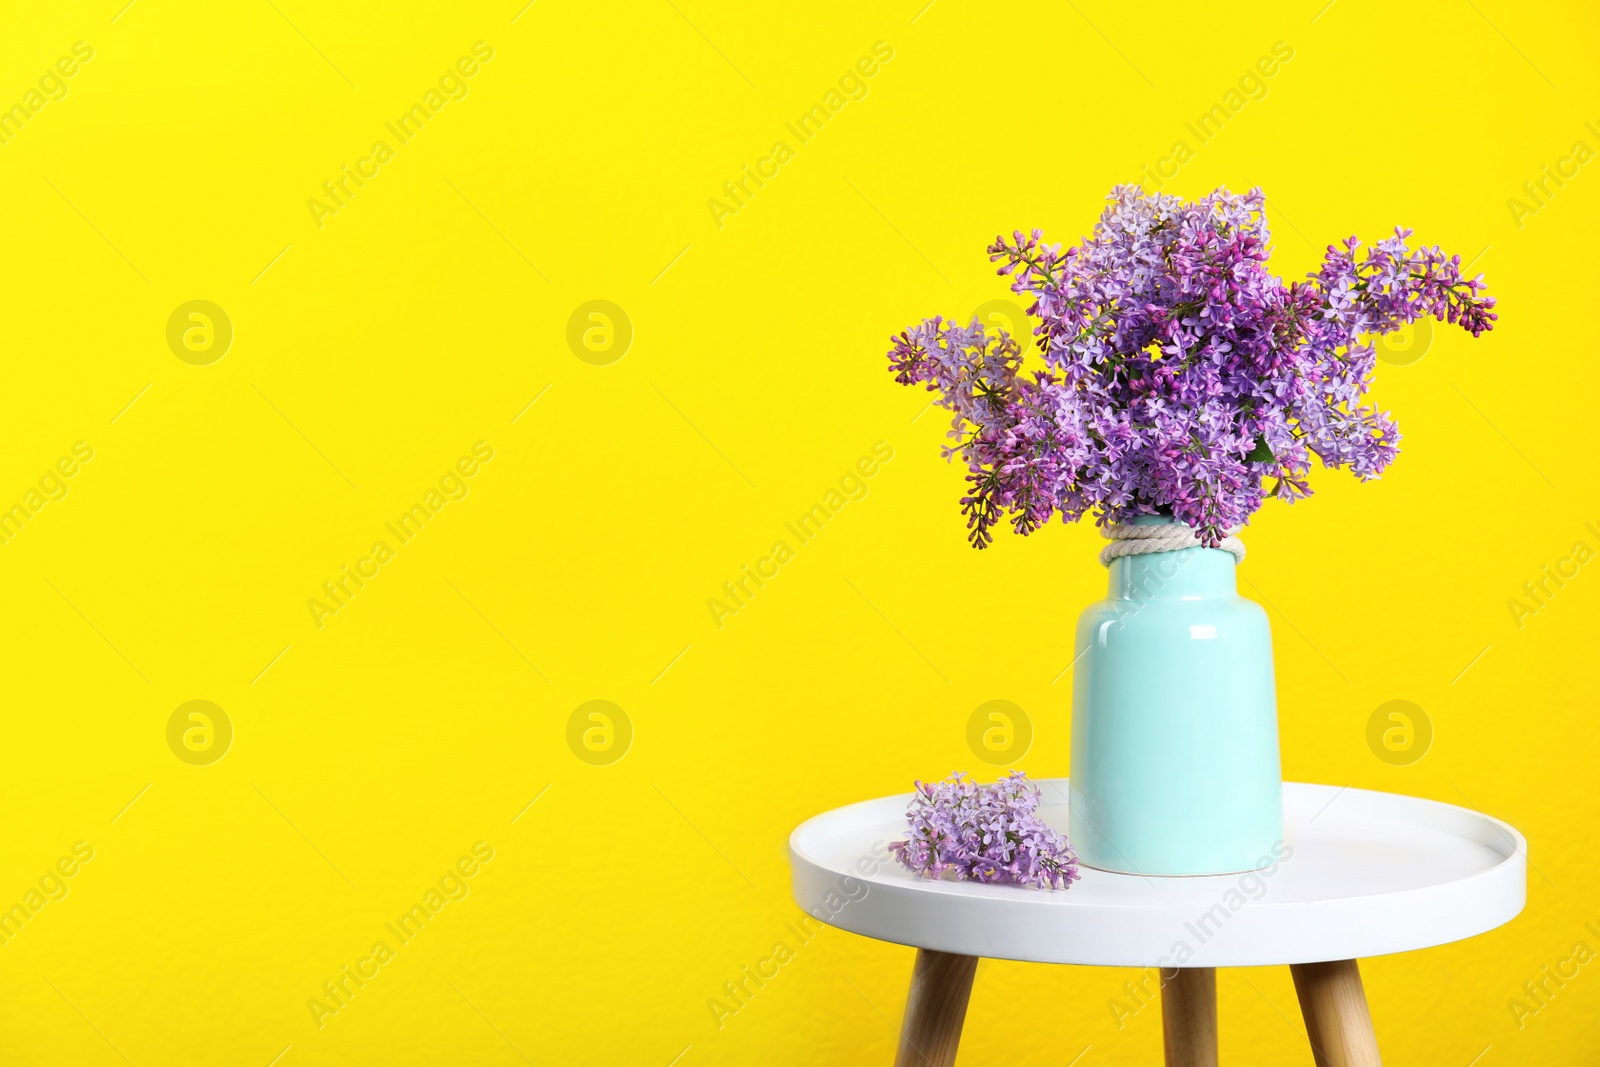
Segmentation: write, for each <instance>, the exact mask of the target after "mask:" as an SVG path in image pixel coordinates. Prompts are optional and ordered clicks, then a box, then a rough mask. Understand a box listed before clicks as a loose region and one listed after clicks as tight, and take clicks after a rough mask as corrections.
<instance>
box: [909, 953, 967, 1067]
mask: <svg viewBox="0 0 1600 1067" xmlns="http://www.w3.org/2000/svg"><path fill="white" fill-rule="evenodd" d="M977 969H978V957H976V956H958V955H956V954H955V953H952V952H934V951H933V950H932V949H926V948H919V949H917V962H916V966H915V967H914V968H913V969H912V971H911V995H910V996H909V997H908V998H907V999H906V1021H905V1025H904V1026H902V1027H901V1029H900V1051H899V1053H898V1054H897V1055H896V1056H895V1058H894V1063H895V1067H951V1065H952V1064H954V1063H955V1062H956V1046H957V1045H958V1044H960V1043H961V1024H962V1023H964V1022H965V1021H966V1019H967V998H968V997H969V996H970V995H971V994H972V976H973V975H974V974H975V973H977Z"/></svg>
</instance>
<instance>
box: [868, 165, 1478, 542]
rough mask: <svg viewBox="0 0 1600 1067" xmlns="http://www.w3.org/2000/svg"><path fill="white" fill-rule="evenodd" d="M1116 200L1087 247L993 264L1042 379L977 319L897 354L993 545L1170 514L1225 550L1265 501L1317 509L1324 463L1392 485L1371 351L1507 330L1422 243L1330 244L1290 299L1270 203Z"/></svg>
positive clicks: (997, 251) (973, 534)
mask: <svg viewBox="0 0 1600 1067" xmlns="http://www.w3.org/2000/svg"><path fill="white" fill-rule="evenodd" d="M1109 199H1110V206H1109V207H1107V208H1106V210H1105V212H1104V214H1102V215H1101V217H1100V221H1099V223H1098V224H1097V225H1096V227H1095V231H1094V235H1093V236H1092V237H1089V238H1087V239H1086V240H1085V241H1084V242H1083V243H1082V244H1081V245H1080V246H1078V247H1074V248H1069V249H1067V250H1066V251H1064V252H1063V251H1062V250H1061V246H1060V245H1047V244H1044V243H1043V240H1042V237H1043V235H1042V233H1041V232H1040V231H1039V230H1034V231H1033V232H1032V233H1031V234H1028V235H1026V236H1024V235H1023V234H1022V233H1021V232H1017V233H1015V234H1013V235H1012V239H1011V240H1010V241H1007V240H1006V239H1005V238H1003V237H1002V238H997V239H996V240H995V243H994V244H993V245H992V246H991V247H990V248H989V250H988V251H989V258H990V259H991V260H992V261H994V262H997V263H999V264H1000V268H999V273H1000V274H1002V275H1007V276H1011V278H1012V283H1011V288H1012V291H1014V292H1016V293H1019V294H1022V295H1024V296H1026V297H1028V298H1029V299H1030V301H1031V304H1030V306H1029V308H1028V313H1029V315H1031V316H1032V317H1033V318H1034V319H1035V320H1036V322H1037V325H1035V327H1034V330H1033V335H1034V340H1033V344H1034V347H1036V349H1037V351H1038V354H1039V356H1040V359H1041V362H1042V367H1039V368H1036V369H1033V370H1032V371H1025V370H1024V368H1023V355H1024V354H1023V349H1022V345H1021V344H1020V343H1019V342H1018V341H1017V340H1016V339H1014V338H1011V337H1009V336H1007V334H1006V333H1005V332H1004V331H996V332H995V333H992V334H991V333H990V332H988V331H986V330H985V329H984V327H983V326H982V325H981V324H980V323H979V322H978V321H977V320H976V319H974V320H973V322H972V324H971V325H970V326H967V327H965V328H963V327H962V326H960V325H959V324H957V323H955V322H946V321H945V320H943V319H942V318H932V319H928V320H926V321H924V322H923V323H922V324H921V325H919V326H916V327H914V328H912V329H910V330H908V331H906V332H904V333H902V334H900V336H898V337H896V338H894V347H893V348H892V349H891V350H890V352H889V361H890V369H891V370H892V371H893V372H894V374H895V380H896V381H898V382H899V383H901V384H902V385H912V384H915V383H918V382H921V383H925V385H926V387H927V388H928V389H929V390H930V391H932V392H934V393H936V394H938V395H937V396H936V398H935V399H936V401H937V402H938V403H939V404H940V405H941V406H942V407H944V408H946V409H948V410H949V411H951V412H952V413H953V415H954V419H953V423H952V428H951V431H950V437H951V439H952V440H953V441H954V442H955V443H954V444H952V445H948V446H946V448H945V455H946V456H947V457H949V456H954V455H960V456H961V458H962V459H963V460H964V461H965V462H966V464H967V491H966V494H965V495H964V496H963V497H962V499H961V506H962V511H963V512H964V513H965V514H966V516H967V528H968V531H969V532H968V540H970V541H971V542H972V544H973V545H974V546H975V547H977V548H983V547H985V546H986V545H987V544H988V543H989V542H990V541H991V540H992V539H993V534H992V533H991V529H992V528H993V527H994V526H995V525H997V524H998V523H999V522H1000V521H1001V519H1002V518H1003V517H1005V516H1006V514H1007V513H1009V515H1010V519H1011V523H1012V527H1013V529H1015V530H1016V532H1017V533H1021V534H1028V533H1032V532H1033V531H1034V530H1036V529H1038V528H1039V527H1040V526H1041V525H1043V524H1044V523H1045V522H1047V521H1049V519H1050V516H1051V515H1052V514H1055V513H1060V515H1061V517H1062V519H1063V520H1064V521H1077V520H1078V519H1080V518H1082V517H1083V516H1084V515H1086V514H1090V513H1093V514H1094V515H1095V518H1096V521H1097V522H1098V523H1099V524H1101V525H1107V524H1110V523H1115V522H1121V521H1125V520H1127V519H1130V518H1132V517H1133V516H1136V515H1149V514H1162V515H1171V516H1173V517H1175V518H1177V519H1179V520H1181V521H1183V522H1186V523H1188V524H1189V525H1191V526H1193V527H1194V528H1195V530H1196V536H1198V537H1199V538H1200V539H1201V540H1202V541H1203V542H1204V543H1206V544H1208V545H1216V544H1219V543H1220V542H1221V540H1222V538H1223V537H1225V536H1226V531H1227V530H1228V528H1229V527H1231V526H1235V525H1243V524H1246V523H1247V522H1248V521H1249V518H1250V516H1251V515H1252V514H1254V513H1255V511H1256V510H1257V509H1258V508H1260V506H1261V502H1262V500H1263V498H1264V497H1266V496H1274V497H1278V498H1280V499H1283V500H1287V501H1294V500H1296V499H1298V498H1300V497H1304V496H1309V495H1310V494H1311V489H1310V487H1309V486H1308V485H1307V484H1306V476H1307V475H1308V474H1309V472H1310V469H1311V458H1312V456H1315V457H1316V458H1317V459H1318V460H1319V461H1320V462H1321V463H1322V465H1323V466H1325V467H1348V468H1349V469H1350V470H1351V471H1352V472H1353V473H1354V474H1355V475H1356V477H1357V478H1360V479H1361V480H1363V481H1366V480H1369V479H1372V478H1376V477H1378V476H1379V474H1380V473H1381V472H1382V471H1383V469H1384V468H1385V467H1387V466H1388V465H1389V464H1390V463H1391V462H1392V461H1393V460H1394V457H1395V454H1396V453H1397V452H1398V450H1399V443H1400V432H1399V429H1398V428H1397V427H1396V426H1395V423H1394V420H1393V419H1391V418H1390V417H1389V414H1388V412H1383V413H1381V414H1380V413H1379V412H1378V411H1377V409H1376V408H1374V407H1372V406H1370V405H1365V404H1363V403H1362V398H1363V397H1364V396H1365V395H1366V392H1367V386H1368V383H1369V380H1370V378H1371V376H1372V370H1373V366H1374V350H1373V345H1372V341H1373V339H1374V338H1376V337H1380V336H1382V335H1384V334H1388V333H1392V332H1394V331H1396V330H1399V329H1401V328H1403V327H1404V326H1405V325H1406V324H1408V323H1410V322H1413V321H1415V320H1416V319H1418V318H1421V317H1422V316H1424V315H1431V316H1433V317H1434V318H1436V319H1439V320H1441V321H1445V322H1450V323H1456V324H1459V325H1460V326H1461V327H1462V328H1463V329H1465V330H1467V331H1468V332H1470V333H1471V334H1472V335H1473V336H1474V337H1476V336H1478V335H1479V334H1480V333H1483V332H1484V331H1486V330H1490V329H1493V327H1494V322H1495V320H1496V318H1497V316H1496V315H1495V313H1494V311H1493V310H1492V309H1493V308H1494V306H1495V301H1494V298H1493V297H1489V296H1485V295H1482V294H1483V291H1484V284H1483V276H1482V275H1481V274H1480V275H1478V276H1477V277H1476V278H1471V279H1467V278H1463V277H1462V276H1461V257H1459V256H1449V257H1447V256H1445V255H1444V253H1443V252H1441V251H1440V250H1439V248H1438V247H1437V246H1434V247H1423V248H1418V249H1415V250H1413V249H1411V248H1410V247H1409V246H1408V245H1407V243H1406V238H1408V237H1409V236H1410V235H1411V231H1410V230H1407V229H1398V228H1397V229H1396V230H1395V234H1394V236H1393V237H1391V238H1388V239H1386V240H1383V241H1380V242H1378V243H1377V244H1376V245H1374V246H1373V247H1371V248H1369V249H1368V250H1367V251H1366V254H1365V256H1364V257H1361V258H1359V259H1358V257H1357V250H1358V249H1359V248H1360V242H1359V241H1357V240H1356V238H1354V237H1351V238H1349V239H1348V240H1346V241H1344V242H1342V243H1341V244H1337V245H1330V246H1329V247H1328V250H1327V255H1326V257H1325V258H1324V260H1323V263H1322V267H1321V269H1320V270H1318V271H1317V272H1316V273H1314V274H1311V275H1309V276H1308V278H1307V280H1306V281H1303V282H1294V283H1291V284H1288V285H1285V284H1284V283H1283V282H1282V281H1281V280H1279V279H1278V278H1277V277H1276V276H1274V275H1273V274H1271V273H1270V272H1269V271H1268V269H1267V266H1266V261H1267V255H1268V230H1267V220H1266V215H1265V214H1264V210H1263V209H1264V202H1265V201H1264V198H1263V196H1262V194H1261V191H1260V190H1259V189H1253V190H1251V191H1250V192H1249V193H1248V194H1246V195H1244V196H1234V195H1233V194H1231V193H1229V192H1228V191H1227V190H1226V189H1218V190H1217V191H1216V192H1214V193H1212V194H1211V195H1210V196H1207V197H1204V198H1202V199H1200V200H1199V201H1197V202H1195V203H1186V202H1184V201H1182V200H1179V199H1178V198H1176V197H1172V196H1163V195H1159V194H1157V195H1149V194H1146V193H1145V192H1144V191H1143V190H1142V189H1140V188H1138V187H1137V186H1118V187H1117V188H1116V189H1114V190H1112V194H1111V197H1110V198H1109ZM1269 482H1270V486H1269V485H1268V483H1269Z"/></svg>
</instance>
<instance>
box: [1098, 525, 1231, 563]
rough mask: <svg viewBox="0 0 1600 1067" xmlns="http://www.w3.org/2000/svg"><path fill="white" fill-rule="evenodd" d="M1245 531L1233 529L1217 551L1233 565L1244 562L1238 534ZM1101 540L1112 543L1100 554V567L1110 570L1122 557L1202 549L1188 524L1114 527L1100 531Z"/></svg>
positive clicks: (1107, 527) (1105, 527)
mask: <svg viewBox="0 0 1600 1067" xmlns="http://www.w3.org/2000/svg"><path fill="white" fill-rule="evenodd" d="M1243 528H1244V527H1242V526H1235V527H1232V528H1231V529H1229V530H1228V536H1227V538H1226V540H1224V541H1223V542H1222V544H1220V545H1218V546H1217V547H1218V548H1219V549H1221V550H1222V551H1224V552H1231V553H1232V554H1233V561H1234V563H1235V564H1239V563H1243V562H1244V542H1243V541H1241V540H1239V538H1238V536H1237V535H1238V533H1239V531H1240V530H1242V529H1243ZM1100 536H1101V537H1104V538H1106V539H1107V540H1109V541H1110V542H1111V543H1110V544H1109V545H1107V546H1106V547H1104V548H1102V549H1101V550H1100V563H1101V564H1102V565H1103V566H1106V567H1109V566H1111V561H1112V560H1114V559H1120V558H1122V557H1123V556H1142V555H1144V554H1145V553H1147V552H1177V551H1180V550H1182V549H1185V548H1201V547H1203V546H1202V545H1201V543H1200V541H1199V539H1198V538H1197V537H1196V535H1195V531H1194V527H1192V526H1190V525H1188V524H1187V523H1181V522H1169V523H1161V524H1159V525H1154V526H1132V525H1115V526H1102V527H1100Z"/></svg>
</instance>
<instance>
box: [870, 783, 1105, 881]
mask: <svg viewBox="0 0 1600 1067" xmlns="http://www.w3.org/2000/svg"><path fill="white" fill-rule="evenodd" d="M906 819H907V821H908V822H909V823H910V824H911V825H910V830H909V832H908V833H907V835H906V839H905V840H904V841H893V842H890V844H889V851H890V852H891V853H893V854H894V857H895V858H896V859H897V860H899V861H900V863H901V864H902V865H904V866H905V867H906V868H907V869H909V870H911V871H913V872H915V873H917V874H920V875H924V876H927V877H933V878H936V877H938V876H939V875H941V874H943V873H944V872H945V871H950V872H952V873H953V874H954V875H955V877H956V878H957V879H959V880H962V881H966V880H971V881H974V882H998V883H1009V884H1012V885H1020V886H1031V887H1035V888H1039V889H1046V888H1048V889H1065V888H1066V887H1067V886H1069V885H1071V884H1072V883H1073V882H1074V881H1076V880H1077V878H1078V857H1077V856H1076V855H1074V854H1073V852H1072V846H1071V844H1069V843H1068V841H1067V839H1066V837H1064V836H1063V835H1061V834H1058V833H1056V832H1055V831H1054V830H1052V829H1051V828H1050V827H1049V826H1047V825H1045V822H1044V820H1043V819H1041V818H1039V787H1038V786H1036V785H1034V784H1033V783H1032V782H1030V781H1028V776H1027V775H1026V774H1024V773H1023V772H1022V771H1012V772H1011V773H1010V774H1008V775H1007V776H1006V777H1004V778H1002V779H1000V780H999V781H998V782H995V783H993V784H991V785H979V784H978V783H976V782H974V781H972V780H971V779H970V778H968V777H967V776H966V775H964V774H961V773H959V772H958V773H956V774H952V775H951V776H950V777H948V778H946V779H945V780H944V781H942V782H933V783H926V782H921V781H919V782H917V791H916V793H915V795H914V796H913V797H912V799H911V805H910V806H909V807H908V808H907V809H906Z"/></svg>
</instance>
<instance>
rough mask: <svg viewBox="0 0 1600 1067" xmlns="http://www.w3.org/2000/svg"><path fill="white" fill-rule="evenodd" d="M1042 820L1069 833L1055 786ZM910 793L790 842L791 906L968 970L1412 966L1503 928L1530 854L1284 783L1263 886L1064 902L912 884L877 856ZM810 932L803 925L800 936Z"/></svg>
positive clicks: (1138, 886)
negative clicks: (979, 960) (960, 959)
mask: <svg viewBox="0 0 1600 1067" xmlns="http://www.w3.org/2000/svg"><path fill="white" fill-rule="evenodd" d="M1036 784H1037V785H1038V786H1039V787H1040V789H1041V792H1042V801H1041V804H1040V814H1041V815H1042V816H1043V817H1044V819H1045V821H1046V822H1048V823H1049V824H1050V825H1051V826H1052V827H1054V828H1056V829H1057V830H1059V831H1061V832H1063V833H1064V832H1065V830H1066V825H1067V795H1068V794H1067V780H1066V779H1064V778H1059V779H1043V780H1040V781H1038V782H1037V783H1036ZM910 799H911V794H909V793H907V794H903V795H900V796H892V797H882V798H880V799H877V800H868V801H864V802H862V803H859V804H852V805H849V806H848V807H843V808H838V809H835V810H834V811H830V812H827V813H825V814H822V815H818V816H816V817H815V818H812V819H809V820H807V821H806V822H804V823H802V824H801V825H800V826H799V827H798V828H797V829H796V830H795V831H794V833H793V834H792V835H791V836H790V838H789V853H790V863H791V871H792V889H793V895H794V899H795V902H796V903H797V904H799V905H800V907H801V909H802V910H803V911H805V912H807V913H809V915H810V916H812V918H813V919H814V920H815V921H817V922H823V923H827V924H829V925H831V926H835V927H838V928H840V929H843V930H849V931H851V932H852V933H857V934H863V935H865V936H867V937H873V938H877V939H879V940H883V941H891V942H894V943H896V944H901V945H911V946H915V947H917V948H925V949H933V950H937V951H941V952H951V953H959V954H961V955H967V956H987V957H990V958H994V959H1012V960H1030V961H1034V962H1041V963H1075V964H1090V965H1101V966H1124V967H1150V966H1160V967H1240V966H1265V965H1273V964H1295V963H1320V962H1324V961H1329V960H1350V959H1359V958H1364V957H1368V956H1379V955H1385V954H1387V953H1391V952H1406V951H1410V950H1412V949H1418V948H1427V947H1429V946H1433V945H1441V944H1445V943H1447V942H1450V941H1458V940H1460V939H1462V938H1466V937H1472V936H1473V935H1475V934H1481V933H1483V932H1485V931H1487V930H1491V929H1493V928H1495V927H1496V926H1499V925H1501V924H1502V923H1505V922H1508V921H1510V920H1511V919H1512V918H1514V917H1515V916H1516V915H1517V914H1518V913H1519V912H1520V911H1521V910H1522V906H1523V902H1524V900H1525V897H1526V890H1527V859H1526V856H1527V842H1526V841H1525V840H1524V839H1523V836H1522V835H1521V834H1520V833H1518V832H1517V831H1516V830H1515V829H1513V828H1512V827H1511V826H1509V825H1507V824H1506V823H1504V822H1501V821H1500V820H1499V819H1495V818H1492V817H1490V816H1487V815H1484V814H1481V813H1479V812H1476V811H1473V810H1470V809H1467V808H1461V807H1457V806H1455V805H1451V804H1444V803H1440V802H1438V801H1433V800H1424V799H1421V798H1418V797H1410V796H1401V795H1398V794H1394V793H1380V792H1373V791H1370V790H1364V789H1353V788H1349V787H1340V786H1332V785H1312V784H1306V783H1291V782H1286V783H1284V787H1283V807H1284V812H1283V813H1284V841H1282V842H1279V843H1278V846H1277V853H1278V860H1277V862H1276V863H1274V864H1273V865H1272V866H1270V867H1267V868H1265V869H1263V870H1260V871H1254V872H1249V873H1242V874H1230V875H1211V876H1204V877H1179V878H1173V877H1160V876H1151V877H1145V876H1142V875H1137V874H1112V873H1109V872H1105V871H1097V870H1091V869H1089V868H1083V869H1082V874H1083V877H1082V878H1081V879H1080V880H1079V881H1077V882H1075V883H1074V884H1073V885H1072V886H1071V887H1070V888H1068V889H1066V890H1037V889H1023V888H1019V887H1017V886H1009V885H983V884H979V883H976V882H957V881H953V880H949V879H947V878H923V877H919V876H917V875H913V874H912V873H911V872H909V871H907V870H906V869H904V868H903V867H901V866H900V865H899V863H897V862H896V861H895V860H894V859H893V858H892V857H891V856H890V855H889V854H888V852H887V845H888V843H889V842H890V841H894V840H897V839H900V838H902V837H904V836H905V832H906V819H905V810H906V805H907V804H908V803H909V801H910ZM802 921H808V920H802Z"/></svg>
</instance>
